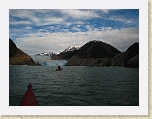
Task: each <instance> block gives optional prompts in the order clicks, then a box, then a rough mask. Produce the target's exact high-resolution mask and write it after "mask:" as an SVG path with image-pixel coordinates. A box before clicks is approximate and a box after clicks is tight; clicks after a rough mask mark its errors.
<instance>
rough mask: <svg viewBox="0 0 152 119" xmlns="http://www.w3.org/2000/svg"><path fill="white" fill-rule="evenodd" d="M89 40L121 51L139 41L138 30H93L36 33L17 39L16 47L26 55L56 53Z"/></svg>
mask: <svg viewBox="0 0 152 119" xmlns="http://www.w3.org/2000/svg"><path fill="white" fill-rule="evenodd" d="M90 40H102V41H104V42H106V43H109V44H111V45H113V46H114V47H116V48H117V49H119V50H121V51H125V50H126V49H127V48H128V47H129V46H130V45H132V44H133V43H134V42H138V41H139V36H138V28H124V29H120V30H118V29H114V30H112V29H110V28H107V29H106V28H105V29H94V30H90V31H87V32H81V31H80V32H69V31H67V32H54V33H50V32H46V33H43V32H37V33H31V34H28V35H27V36H26V37H20V38H17V39H16V40H15V41H16V42H17V46H18V47H19V48H20V49H22V50H23V51H25V52H27V53H28V54H35V53H40V52H43V51H52V52H55V53H58V52H60V51H63V50H64V49H66V48H67V47H69V46H71V45H74V46H82V45H84V44H85V43H86V42H88V41H90Z"/></svg>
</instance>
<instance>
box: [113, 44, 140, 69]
mask: <svg viewBox="0 0 152 119" xmlns="http://www.w3.org/2000/svg"><path fill="white" fill-rule="evenodd" d="M111 65H112V66H125V67H136V68H138V67H139V43H134V44H133V45H131V46H130V47H129V48H128V49H127V50H126V51H125V52H123V53H120V54H117V55H116V56H115V57H113V58H112V60H111Z"/></svg>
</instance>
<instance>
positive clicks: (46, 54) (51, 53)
mask: <svg viewBox="0 0 152 119" xmlns="http://www.w3.org/2000/svg"><path fill="white" fill-rule="evenodd" d="M35 55H36V56H37V55H40V56H52V55H55V53H53V52H43V53H38V54H35Z"/></svg>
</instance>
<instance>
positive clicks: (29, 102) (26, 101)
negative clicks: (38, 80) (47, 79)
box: [19, 84, 38, 106]
mask: <svg viewBox="0 0 152 119" xmlns="http://www.w3.org/2000/svg"><path fill="white" fill-rule="evenodd" d="M19 105H20V106H38V102H37V100H36V97H35V95H34V91H33V88H32V84H29V85H28V89H27V91H26V93H25V95H24V97H23V99H22V101H21V102H20V104H19Z"/></svg>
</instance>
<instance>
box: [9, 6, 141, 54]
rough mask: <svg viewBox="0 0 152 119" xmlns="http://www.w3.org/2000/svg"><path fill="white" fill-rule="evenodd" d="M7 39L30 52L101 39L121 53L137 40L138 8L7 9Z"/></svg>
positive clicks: (48, 50) (58, 49)
mask: <svg viewBox="0 0 152 119" xmlns="http://www.w3.org/2000/svg"><path fill="white" fill-rule="evenodd" d="M9 38H11V39H12V40H13V41H14V42H15V44H16V45H17V47H18V48H20V49H21V50H22V51H24V52H26V53H28V54H29V55H32V54H36V53H41V52H54V53H59V52H61V51H63V50H64V49H66V48H68V47H69V46H82V45H84V44H85V43H87V42H88V41H91V40H101V41H103V42H106V43H108V44H110V45H112V46H114V47H115V48H117V49H118V50H120V51H122V52H124V51H126V49H127V48H128V47H129V46H130V45H132V44H133V43H135V42H139V10H138V9H126V10H125V9H124V10H117V9H113V10H112V9H92V10H90V9H67V10H66V9H56V10H55V9H51V10H43V9H31V10H30V9H28V10H26V9H16V10H15V9H10V10H9Z"/></svg>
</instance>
